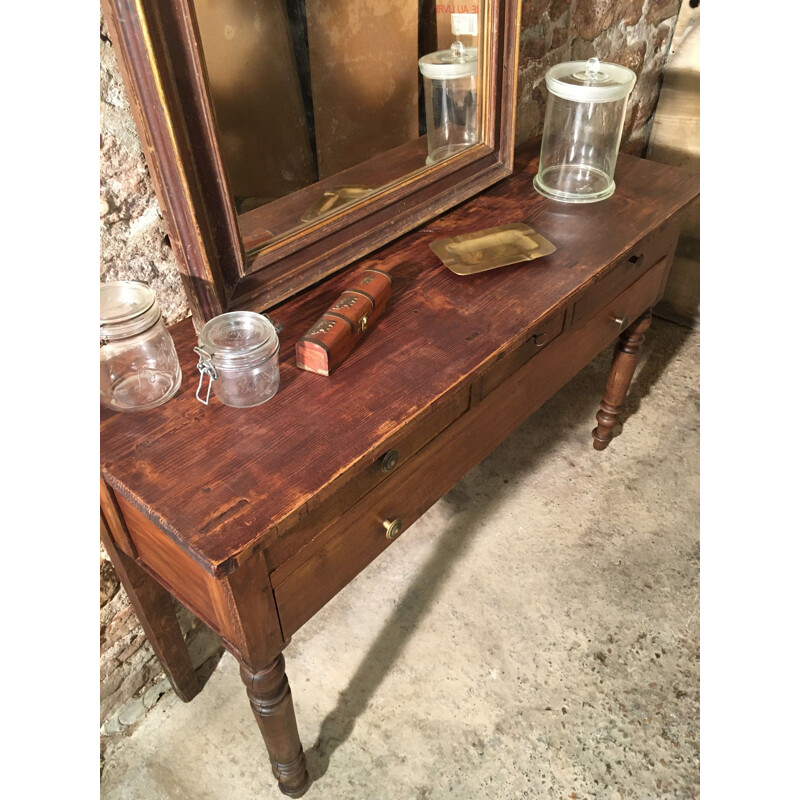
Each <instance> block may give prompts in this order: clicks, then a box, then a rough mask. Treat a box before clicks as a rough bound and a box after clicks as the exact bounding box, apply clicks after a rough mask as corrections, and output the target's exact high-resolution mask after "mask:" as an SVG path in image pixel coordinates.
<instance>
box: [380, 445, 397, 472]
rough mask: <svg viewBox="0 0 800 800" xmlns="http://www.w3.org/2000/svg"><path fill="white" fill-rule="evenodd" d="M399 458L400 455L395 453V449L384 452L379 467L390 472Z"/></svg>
mask: <svg viewBox="0 0 800 800" xmlns="http://www.w3.org/2000/svg"><path fill="white" fill-rule="evenodd" d="M399 458H400V456H399V455H398V454H397V450H389V451H388V452H386V453H384V454H383V458H382V459H381V469H382V470H383V471H384V472H391V471H392V470H393V469H394V468H395V467H396V466H397V460H398V459H399Z"/></svg>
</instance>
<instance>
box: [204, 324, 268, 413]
mask: <svg viewBox="0 0 800 800" xmlns="http://www.w3.org/2000/svg"><path fill="white" fill-rule="evenodd" d="M279 347H280V342H279V340H278V331H277V330H276V329H275V326H274V325H273V324H272V321H271V320H270V319H269V318H268V317H266V316H264V315H262V314H256V313H254V312H252V311H230V312H228V313H227V314H220V315H219V316H218V317H214V319H212V320H209V321H208V322H207V323H206V324H205V325H204V326H203V330H202V331H200V336H199V337H198V346H197V347H195V352H196V353H197V354H198V355H199V356H200V361H199V363H198V364H197V369H198V370H199V371H200V383H199V384H198V386H197V393H196V394H197V399H198V400H199V401H200V402H201V403H205V404H206V405H208V398H209V395H210V394H211V387H212V386H213V387H214V394H215V395H216V396H217V398H218V399H219V400H220V402H222V403H224V404H225V405H226V406H234V407H235V408H250V407H251V406H257V405H260V404H261V403H264V402H266V401H267V400H269V399H270V398H271V397H272V396H273V395H274V394H275V392H277V391H278V385H279V384H280V371H279V368H278V348H279ZM205 376H208V379H209V387H208V389H207V391H206V396H205V398H204V397H203V396H202V387H203V379H204V377H205Z"/></svg>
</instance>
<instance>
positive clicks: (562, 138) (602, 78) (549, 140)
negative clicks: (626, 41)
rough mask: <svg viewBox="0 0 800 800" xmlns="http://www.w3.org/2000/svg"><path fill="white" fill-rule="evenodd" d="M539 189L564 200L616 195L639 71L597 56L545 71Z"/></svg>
mask: <svg viewBox="0 0 800 800" xmlns="http://www.w3.org/2000/svg"><path fill="white" fill-rule="evenodd" d="M545 81H546V83H547V89H548V97H547V109H546V110H545V116H544V133H543V135H542V153H541V158H540V159H539V172H538V174H537V175H536V177H535V178H534V179H533V185H534V188H535V189H536V191H538V192H539V193H540V194H543V195H544V196H545V197H549V198H551V199H553V200H561V201H563V202H565V203H595V202H597V201H598V200H605V199H606V198H607V197H610V196H611V195H612V194H614V189H615V184H614V169H615V168H616V166H617V154H618V152H619V143H620V139H621V138H622V126H623V123H624V122H625V107H626V106H627V103H628V95H630V93H631V90H632V89H633V84H634V83H635V82H636V74H635V73H634V72H633V71H632V70H629V69H628V68H627V67H622V66H619V65H618V64H608V63H604V62H601V61H599V60H598V59H596V58H590V59H589V60H588V61H569V62H566V63H564V64H556V66H554V67H551V68H550V69H549V70H547V74H546V75H545Z"/></svg>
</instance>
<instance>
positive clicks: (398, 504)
mask: <svg viewBox="0 0 800 800" xmlns="http://www.w3.org/2000/svg"><path fill="white" fill-rule="evenodd" d="M433 447H434V450H435V449H436V447H435V445H434V446H433ZM428 451H429V448H425V451H423V452H422V453H419V454H418V455H417V456H415V457H414V458H412V459H411V460H410V461H409V462H407V463H406V464H404V465H403V466H402V467H398V468H397V472H395V473H394V474H392V475H391V476H390V477H388V478H387V479H386V480H384V481H383V482H382V483H381V484H380V485H379V486H377V487H376V488H375V489H374V490H373V491H371V492H370V493H369V494H368V495H366V496H365V497H362V498H361V500H359V501H358V502H357V503H356V504H355V505H353V506H352V507H351V508H349V509H348V510H347V511H346V512H345V513H344V514H342V515H341V516H340V517H339V518H338V519H337V520H335V521H334V522H333V523H332V524H331V525H330V526H329V527H328V528H327V529H326V530H325V531H323V532H322V534H321V538H323V539H324V540H325V544H324V545H323V546H322V547H320V548H319V549H317V550H316V551H315V552H314V553H313V554H312V555H311V556H310V557H309V558H307V560H305V561H304V562H303V563H301V564H300V565H299V566H297V567H296V569H294V571H293V572H291V573H290V574H289V575H288V576H286V577H285V579H284V580H282V581H281V582H280V583H276V582H275V578H276V575H275V574H273V586H274V590H275V604H276V605H277V608H278V616H279V618H280V622H281V630H282V632H283V636H284V638H285V639H288V637H290V636H291V635H292V634H293V633H294V632H295V631H297V630H298V629H299V628H300V626H301V625H303V624H304V623H305V622H307V621H308V620H309V619H311V617H312V616H314V614H316V613H317V611H319V609H320V608H322V607H323V606H324V605H325V604H326V603H327V602H328V601H329V600H331V599H332V598H333V597H334V596H335V595H336V594H337V593H338V592H339V591H341V589H343V588H344V587H345V586H346V585H347V584H348V583H350V581H351V580H352V579H353V578H355V576H356V575H358V573H359V572H361V570H362V569H364V568H365V567H366V566H367V565H368V564H369V563H370V562H371V561H373V559H375V558H376V557H377V556H378V555H380V553H381V552H383V551H384V550H385V549H386V548H387V547H388V546H389V545H390V544H392V542H393V541H395V539H396V538H397V536H399V535H400V534H401V533H402V532H403V531H405V530H406V529H407V528H408V527H409V526H410V525H411V524H412V523H413V522H415V521H416V520H417V519H419V517H421V516H422V514H424V513H425V511H427V510H428V508H430V507H431V506H432V505H433V504H434V503H435V502H436V501H437V500H438V499H439V498H440V497H441V496H442V494H443V492H444V491H447V489H448V488H449V486H446V487H444V488H443V487H442V486H441V485H440V483H441V480H440V476H441V472H439V474H437V471H436V470H435V468H433V467H432V466H431V464H430V463H427V462H429V454H428ZM434 460H435V459H434ZM398 519H399V520H400V521H401V527H400V530H399V531H392V533H393V534H394V536H393V537H392V538H388V534H389V532H390V531H388V530H387V528H386V527H385V526H384V521H386V522H387V523H392V522H395V521H396V520H398ZM292 563H294V559H293V562H292ZM282 572H283V571H281V573H282Z"/></svg>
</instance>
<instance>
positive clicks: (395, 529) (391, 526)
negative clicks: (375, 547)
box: [383, 519, 403, 539]
mask: <svg viewBox="0 0 800 800" xmlns="http://www.w3.org/2000/svg"><path fill="white" fill-rule="evenodd" d="M383 527H384V528H386V538H387V539H396V538H397V537H398V536H399V535H400V532H401V531H402V530H403V520H401V519H393V520H391V521H389V520H388V519H385V520H384V521H383Z"/></svg>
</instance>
